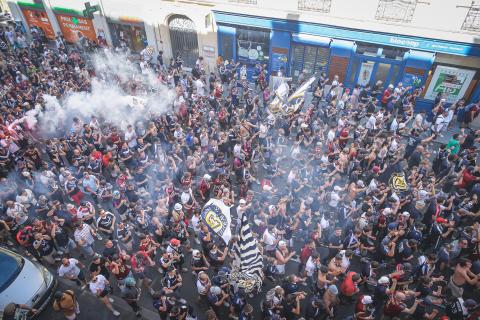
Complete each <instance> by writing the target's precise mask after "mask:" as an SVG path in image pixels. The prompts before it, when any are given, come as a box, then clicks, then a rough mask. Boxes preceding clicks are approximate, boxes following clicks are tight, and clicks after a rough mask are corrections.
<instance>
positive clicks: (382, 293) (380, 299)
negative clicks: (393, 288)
mask: <svg viewBox="0 0 480 320" xmlns="http://www.w3.org/2000/svg"><path fill="white" fill-rule="evenodd" d="M387 300H388V294H387V287H385V286H384V285H380V284H379V285H377V286H376V287H375V291H374V294H373V302H374V303H375V306H377V307H380V306H383V305H385V302H387Z"/></svg>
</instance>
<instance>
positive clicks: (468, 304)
mask: <svg viewBox="0 0 480 320" xmlns="http://www.w3.org/2000/svg"><path fill="white" fill-rule="evenodd" d="M463 306H464V307H465V308H467V309H473V308H475V307H476V306H477V302H476V301H475V300H473V299H467V300H465V301H464V302H463Z"/></svg>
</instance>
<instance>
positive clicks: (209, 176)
mask: <svg viewBox="0 0 480 320" xmlns="http://www.w3.org/2000/svg"><path fill="white" fill-rule="evenodd" d="M203 179H205V180H208V181H210V179H212V176H211V175H209V174H208V173H206V174H204V175H203Z"/></svg>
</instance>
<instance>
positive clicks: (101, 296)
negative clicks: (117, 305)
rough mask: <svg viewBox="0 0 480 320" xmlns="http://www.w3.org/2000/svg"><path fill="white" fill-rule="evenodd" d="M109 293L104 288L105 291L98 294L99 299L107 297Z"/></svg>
mask: <svg viewBox="0 0 480 320" xmlns="http://www.w3.org/2000/svg"><path fill="white" fill-rule="evenodd" d="M109 293H110V292H109V291H108V289H107V288H106V287H105V289H103V291H102V292H100V294H99V295H98V296H99V297H100V298H104V297H106V296H108V294H109Z"/></svg>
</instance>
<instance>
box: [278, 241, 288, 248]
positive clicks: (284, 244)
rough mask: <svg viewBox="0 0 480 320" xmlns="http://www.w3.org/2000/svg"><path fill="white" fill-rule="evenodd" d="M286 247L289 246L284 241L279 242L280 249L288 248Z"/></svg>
mask: <svg viewBox="0 0 480 320" xmlns="http://www.w3.org/2000/svg"><path fill="white" fill-rule="evenodd" d="M286 245H287V243H286V242H285V241H283V240H280V241H278V246H279V247H283V246H286Z"/></svg>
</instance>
